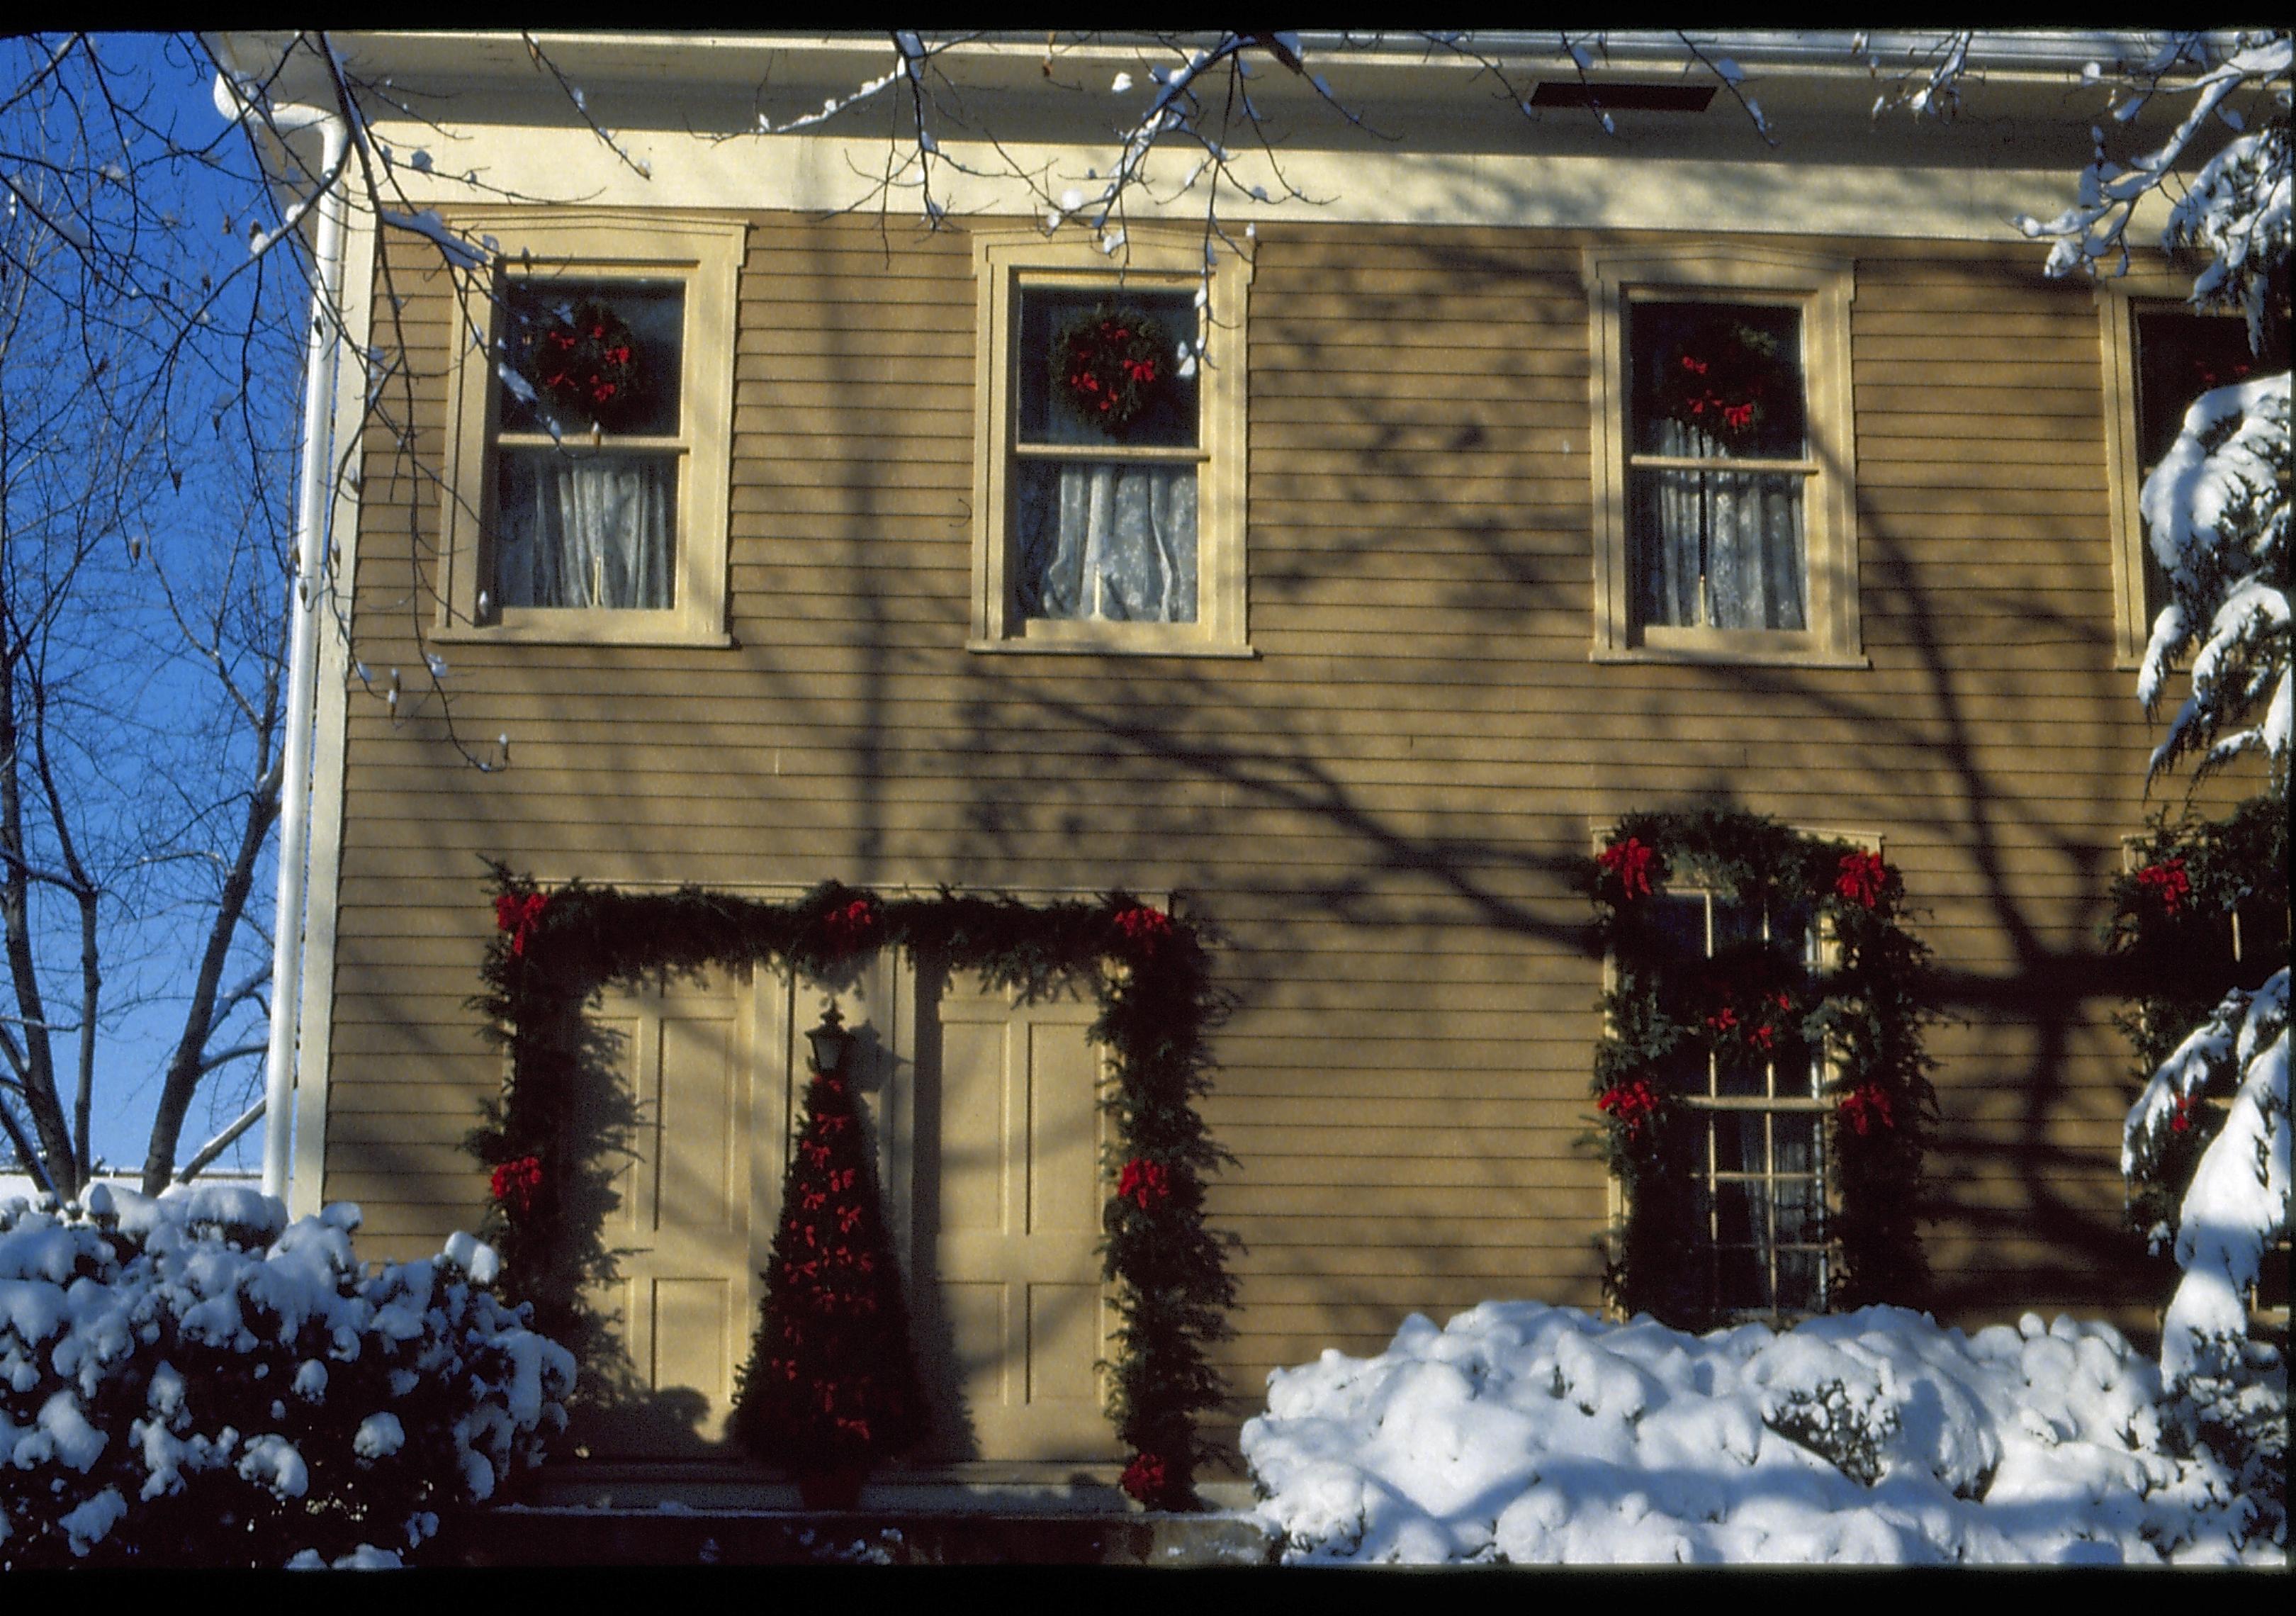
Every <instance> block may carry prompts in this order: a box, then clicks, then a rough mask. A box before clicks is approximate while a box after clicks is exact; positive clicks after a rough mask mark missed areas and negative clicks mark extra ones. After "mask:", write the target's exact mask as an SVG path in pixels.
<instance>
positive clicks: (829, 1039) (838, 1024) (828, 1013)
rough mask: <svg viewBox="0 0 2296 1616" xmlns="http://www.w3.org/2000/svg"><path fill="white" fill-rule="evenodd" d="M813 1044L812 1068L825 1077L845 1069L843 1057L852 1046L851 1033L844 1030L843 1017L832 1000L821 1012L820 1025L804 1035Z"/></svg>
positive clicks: (837, 1073)
mask: <svg viewBox="0 0 2296 1616" xmlns="http://www.w3.org/2000/svg"><path fill="white" fill-rule="evenodd" d="M805 1037H806V1041H807V1042H808V1043H809V1044H811V1045H812V1046H813V1069H814V1070H816V1071H817V1072H819V1073H820V1074H821V1075H822V1076H824V1077H825V1078H833V1077H837V1076H838V1075H840V1073H842V1072H843V1071H844V1070H845V1057H846V1056H847V1055H848V1054H850V1053H851V1051H852V1048H853V1035H852V1034H851V1033H849V1032H848V1031H846V1030H845V1018H844V1017H843V1016H841V1015H840V1014H838V1013H837V1005H835V1004H834V1003H833V1002H832V1004H831V1005H830V1006H829V1008H828V1009H826V1010H824V1011H823V1012H822V1013H821V1025H820V1026H818V1027H816V1028H814V1029H812V1030H811V1031H810V1032H808V1033H807V1034H806V1035H805Z"/></svg>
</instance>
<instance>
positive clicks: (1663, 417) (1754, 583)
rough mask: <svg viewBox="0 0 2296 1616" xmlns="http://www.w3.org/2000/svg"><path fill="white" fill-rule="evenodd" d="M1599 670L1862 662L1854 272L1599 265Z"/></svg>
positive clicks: (1713, 250)
mask: <svg viewBox="0 0 2296 1616" xmlns="http://www.w3.org/2000/svg"><path fill="white" fill-rule="evenodd" d="M1587 288H1588V297H1589V300H1590V304H1591V307H1592V309H1593V315H1594V325H1595V331H1594V346H1595V365H1594V367H1593V368H1594V377H1593V390H1594V403H1595V435H1594V436H1595V596H1596V598H1595V656H1596V657H1597V658H1598V659H1605V658H1622V659H1638V660H1639V659H1647V660H1718V659H1723V660H1727V659H1743V660H1760V661H1804V662H1820V663H1825V662H1833V663H1851V664H1862V661H1863V658H1862V657H1861V656H1860V654H1859V641H1858V624H1857V545H1856V528H1855V510H1856V504H1855V497H1854V494H1853V489H1852V482H1853V474H1854V468H1855V464H1856V451H1855V448H1854V446H1853V443H1852V434H1851V426H1850V411H1849V299H1850V293H1851V274H1850V268H1849V265H1848V263H1847V262H1845V261H1842V260H1837V259H1828V258H1812V257H1808V256H1806V255H1801V254H1795V253H1789V252H1784V251H1783V250H1768V249H1757V248H1718V247H1685V248H1679V249H1665V248H1651V249H1636V250H1628V249H1618V250H1611V249H1595V250H1590V251H1589V253H1588V255H1587Z"/></svg>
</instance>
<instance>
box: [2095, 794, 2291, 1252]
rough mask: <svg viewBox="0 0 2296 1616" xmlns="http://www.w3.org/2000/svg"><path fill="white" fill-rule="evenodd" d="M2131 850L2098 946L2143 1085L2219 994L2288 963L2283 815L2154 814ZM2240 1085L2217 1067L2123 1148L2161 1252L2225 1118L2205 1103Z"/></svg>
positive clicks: (2132, 1187) (2131, 1201)
mask: <svg viewBox="0 0 2296 1616" xmlns="http://www.w3.org/2000/svg"><path fill="white" fill-rule="evenodd" d="M2133 850H2134V853H2135V857H2134V859H2133V860H2132V862H2133V863H2134V865H2135V868H2133V869H2131V870H2128V871H2127V872H2126V873H2124V874H2122V875H2121V876H2120V878H2119V879H2118V880H2116V881H2115V882H2113V883H2112V914H2111V915H2109V916H2108V917H2107V918H2106V920H2105V923H2104V926H2103V936H2104V946H2105V951H2106V953H2108V954H2109V955H2111V956H2112V957H2113V958H2114V959H2115V960H2116V961H2117V962H2119V964H2120V966H2121V968H2122V970H2123V971H2124V972H2125V975H2124V978H2123V980H2124V982H2125V984H2126V985H2127V987H2128V990H2129V995H2128V996H2129V997H2131V998H2133V999H2134V1000H2135V1001H2136V1007H2135V1009H2134V1010H2133V1011H2132V1012H2131V1013H2128V1014H2127V1015H2122V1016H2120V1017H2116V1018H2115V1025H2117V1026H2118V1027H2119V1028H2120V1030H2121V1031H2122V1032H2123V1033H2124V1034H2125V1035H2127V1037H2128V1041H2129V1044H2130V1046H2132V1047H2133V1048H2134V1049H2135V1051H2136V1074H2135V1075H2136V1078H2137V1079H2138V1080H2139V1081H2140V1082H2141V1081H2143V1080H2144V1079H2148V1078H2150V1077H2151V1076H2152V1075H2153V1072H2154V1071H2156V1070H2159V1068H2160V1066H2161V1063H2162V1062H2165V1061H2166V1060H2168V1058H2169V1055H2171V1054H2174V1053H2175V1052H2176V1048H2177V1045H2178V1044H2179V1043H2180V1042H2182V1041H2183V1039H2184V1038H2185V1034H2186V1033H2188V1032H2190V1031H2191V1030H2192V1029H2194V1028H2195V1027H2197V1026H2199V1025H2200V1024H2201V1022H2202V1021H2204V1020H2205V1019H2207V1017H2208V1014H2209V1013H2210V1011H2212V1010H2214V1009H2215V1008H2216V1007H2217V1005H2218V1003H2219V1002H2221V1001H2222V999H2223V998H2224V996H2225V992H2226V989H2227V988H2252V987H2254V986H2255V985H2256V983H2257V982H2259V981H2260V980H2263V978H2264V977H2266V976H2267V975H2269V974H2271V972H2272V971H2274V970H2275V969H2276V968H2277V967H2278V966H2280V965H2284V964H2287V963H2288V815H2287V810H2286V808H2285V807H2284V805H2282V804H2280V803H2276V802H2275V801H2274V800H2272V799H2271V798H2269V797H2251V799H2249V800H2247V801H2246V802H2243V803H2242V804H2241V805H2240V806H2239V807H2238V808H2235V809H2234V810H2233V812H2232V813H2231V814H2230V815H2228V816H2226V817H2225V818H2223V819H2220V820H2204V819H2195V818H2194V817H2193V816H2191V815H2190V814H2189V813H2188V814H2186V815H2185V816H2182V817H2180V818H2178V819H2177V820H2175V821H2173V822H2172V821H2170V820H2169V817H2168V816H2167V814H2166V813H2165V812H2163V813H2159V814H2155V815H2154V816H2153V820H2152V823H2151V827H2150V829H2149V830H2148V831H2147V833H2145V835H2144V836H2143V837H2142V838H2141V839H2139V840H2138V841H2137V842H2136V846H2135V849H2133ZM2235 925H2237V927H2238V928H2239V936H2240V944H2241V947H2240V953H2239V956H2238V957H2235V953H2234V948H2233V938H2234V929H2235ZM2238 1086H2239V1067H2238V1065H2237V1064H2236V1063H2235V1062H2223V1063H2222V1069H2221V1070H2217V1071H2214V1072H2212V1074H2211V1076H2210V1080H2209V1082H2208V1084H2207V1085H2206V1086H2205V1087H2202V1088H2201V1089H2196V1090H2194V1092H2192V1093H2190V1094H2187V1095H2185V1096H2184V1097H2183V1098H2182V1099H2181V1100H2179V1101H2178V1102H2177V1108H2176V1110H2175V1111H2174V1112H2171V1113H2169V1114H2168V1115H2167V1116H2166V1117H2165V1119H2164V1120H2162V1121H2161V1123H2160V1124H2159V1125H2157V1126H2155V1127H2154V1128H2152V1129H2151V1130H2149V1131H2148V1132H2146V1133H2144V1134H2142V1135H2140V1136H2137V1137H2136V1139H2134V1140H2132V1141H2131V1142H2130V1143H2131V1147H2132V1148H2131V1152H2130V1160H2131V1164H2132V1170H2131V1171H2130V1172H2129V1174H2128V1184H2129V1197H2128V1221H2129V1225H2130V1226H2131V1227H2132V1228H2134V1229H2136V1231H2137V1232H2138V1233H2140V1234H2142V1235H2145V1236H2146V1237H2147V1239H2148V1240H2149V1241H2150V1242H2151V1243H2153V1244H2154V1245H2155V1246H2156V1247H2157V1246H2166V1245H2167V1244H2169V1243H2172V1242H2173V1241H2174V1240H2175V1238H2176V1234H2177V1212H2178V1209H2179V1207H2180V1206H2181V1204H2182V1202H2183V1201H2184V1196H2185V1188H2186V1187H2187V1186H2188V1185H2190V1184H2191V1182H2192V1177H2193V1169H2194V1168H2195V1167H2197V1166H2198V1165H2199V1164H2200V1160H2201V1157H2202V1155H2203V1154H2205V1153H2207V1150H2208V1147H2209V1145H2210V1142H2211V1141H2213V1140H2214V1139H2215V1137H2216V1136H2217V1133H2218V1130H2219V1129H2221V1128H2223V1126H2224V1120H2225V1112H2224V1111H2223V1110H2222V1108H2220V1107H2218V1106H2215V1105H2210V1104H2208V1103H2205V1102H2206V1101H2208V1100H2210V1099H2222V1100H2229V1099H2230V1098H2231V1097H2232V1095H2233V1093H2234V1091H2235V1089H2236V1088H2237V1087H2238Z"/></svg>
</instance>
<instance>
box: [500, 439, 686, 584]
mask: <svg viewBox="0 0 2296 1616" xmlns="http://www.w3.org/2000/svg"><path fill="white" fill-rule="evenodd" d="M499 455H500V461H499V475H498V480H497V490H496V496H497V499H498V501H499V516H500V520H499V521H497V523H496V535H495V545H494V585H493V598H492V601H491V605H492V606H493V607H494V608H496V609H499V608H502V607H515V606H588V607H598V608H603V609H632V608H638V609H649V610H663V609H666V608H668V607H669V606H671V605H674V604H675V603H676V602H675V600H674V598H673V596H674V594H675V589H674V586H673V583H672V578H673V576H674V569H673V566H672V562H673V557H674V552H675V550H676V537H675V535H676V531H677V456H676V455H668V454H655V455H637V454H628V453H619V452H616V453H596V452H588V451H581V450H568V449H503V450H501V451H499ZM482 615H488V614H482Z"/></svg>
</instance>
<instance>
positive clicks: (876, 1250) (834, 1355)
mask: <svg viewBox="0 0 2296 1616" xmlns="http://www.w3.org/2000/svg"><path fill="white" fill-rule="evenodd" d="M922 1407H923V1399H922V1394H921V1393H920V1392H919V1390H918V1388H917V1375H916V1365H915V1361H914V1358H912V1357H911V1355H910V1351H909V1327H908V1311H907V1309H906V1308H905V1307H904V1306H903V1305H902V1301H901V1279H900V1273H899V1270H898V1266H897V1264H896V1263H895V1260H894V1257H893V1249H892V1245H891V1243H890V1241H889V1240H888V1239H887V1238H886V1235H885V1215H884V1209H883V1207H882V1205H881V1202H879V1200H878V1195H877V1185H876V1183H875V1180H874V1178H873V1175H872V1174H871V1172H870V1170H869V1151H868V1146H867V1143H866V1136H865V1130H864V1129H863V1128H862V1126H861V1118H860V1114H859V1112H858V1111H857V1109H856V1107H855V1105H854V1101H853V1095H852V1092H851V1089H850V1088H849V1086H848V1084H847V1082H846V1079H845V1078H844V1076H843V1075H842V1074H841V1073H840V1072H824V1071H816V1072H815V1074H814V1077H813V1082H812V1085H811V1087H808V1089H807V1090H806V1102H805V1126H804V1128H803V1129H802V1130H801V1131H800V1132H799V1135H798V1141H797V1149H796V1150H795V1151H794V1152H793V1153H791V1157H790V1165H789V1171H788V1173H787V1175H786V1176H785V1177H784V1178H783V1184H782V1221H781V1226H780V1228H779V1229H777V1230H776V1231H775V1235H774V1254H773V1261H772V1265H771V1266H770V1267H768V1268H767V1271H766V1300H765V1305H764V1307H763V1308H762V1310H761V1316H760V1318H759V1321H758V1338H757V1342H756V1344H755V1345H754V1346H753V1347H752V1348H751V1349H750V1362H749V1365H748V1366H747V1367H746V1368H744V1369H743V1370H742V1386H741V1390H740V1392H739V1394H738V1396H737V1397H736V1399H735V1404H734V1434H735V1435H736V1436H738V1437H739V1438H740V1439H741V1440H742V1443H743V1444H744V1445H745V1446H746V1447H748V1448H750V1451H751V1452H753V1453H755V1454H756V1455H757V1456H758V1457H759V1458H761V1459H764V1460H766V1461H767V1463H769V1464H781V1465H784V1466H786V1467H787V1468H789V1469H791V1470H792V1471H795V1472H797V1476H798V1483H799V1488H800V1489H802V1490H803V1492H804V1494H805V1499H806V1503H807V1505H808V1506H809V1507H816V1508H824V1507H825V1508H831V1509H847V1508H850V1507H851V1506H852V1504H853V1501H854V1499H855V1498H856V1497H857V1496H858V1495H859V1492H860V1488H861V1480H862V1478H863V1476H865V1474H866V1473H867V1472H868V1470H869V1467H870V1465H871V1464H873V1463H874V1462H875V1461H877V1460H878V1459H881V1458H883V1457H885V1456H888V1455H890V1454H894V1453H898V1452H899V1451H900V1450H901V1449H903V1448H906V1447H908V1446H909V1445H910V1444H911V1443H912V1442H913V1441H914V1440H916V1438H917V1436H918V1434H919V1430H920V1426H921V1423H922V1420H921V1411H922Z"/></svg>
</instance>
